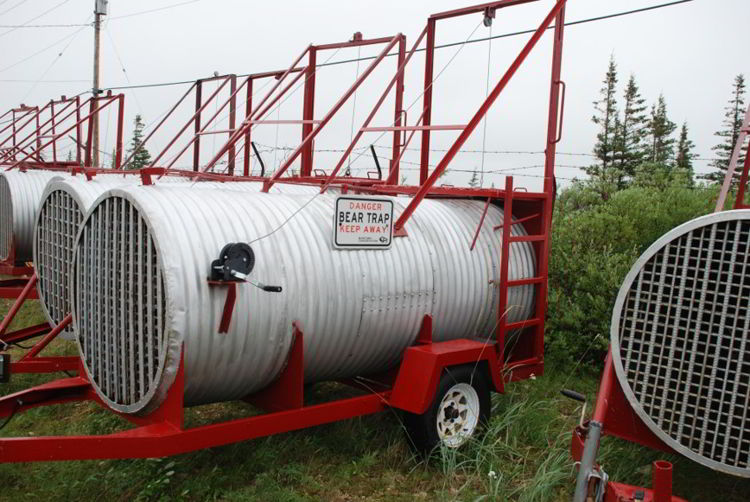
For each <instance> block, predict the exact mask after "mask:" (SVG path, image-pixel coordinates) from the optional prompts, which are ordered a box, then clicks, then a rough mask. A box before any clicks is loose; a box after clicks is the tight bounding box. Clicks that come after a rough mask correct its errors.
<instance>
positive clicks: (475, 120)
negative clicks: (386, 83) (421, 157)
mask: <svg viewBox="0 0 750 502" xmlns="http://www.w3.org/2000/svg"><path fill="white" fill-rule="evenodd" d="M565 2H566V0H557V2H556V3H555V5H554V6H553V7H552V10H550V12H549V14H547V17H545V18H544V21H542V24H540V25H539V27H538V28H537V29H536V31H535V32H534V34H533V35H532V36H531V38H530V39H529V41H528V42H527V43H526V45H525V46H524V48H523V49H522V50H521V53H520V54H519V55H518V56H517V57H516V59H515V60H514V61H513V63H512V64H511V65H510V67H509V68H508V70H507V71H506V72H505V74H504V75H503V77H502V78H501V79H500V81H499V82H498V83H497V85H496V86H495V88H494V89H493V90H492V91H491V92H490V94H489V95H488V96H487V99H485V101H484V103H482V106H480V107H479V110H477V112H476V113H475V114H474V116H473V117H472V119H471V120H470V121H469V123H468V125H467V126H466V128H465V129H464V130H463V132H462V133H461V134H460V135H459V136H458V139H456V141H455V142H454V143H453V145H451V147H450V148H449V149H448V152H447V153H446V154H445V156H444V157H443V159H442V160H441V161H440V163H439V164H438V166H437V167H436V168H435V170H434V171H433V172H432V174H431V175H430V177H429V178H427V180H426V181H425V182H424V183H423V184H422V186H421V187H420V189H419V191H418V192H417V194H416V195H415V196H414V198H413V199H412V201H411V202H410V203H409V205H408V206H407V207H406V209H404V212H403V213H401V216H399V218H398V220H397V221H396V224H395V226H394V230H395V231H398V230H401V229H402V228H403V227H404V224H405V223H406V221H407V220H408V219H409V217H410V216H411V215H412V213H413V212H414V210H415V209H416V208H417V206H418V205H419V203H420V202H422V200H423V199H424V198H425V196H426V195H427V193H428V192H429V191H430V189H431V188H432V187H433V186H434V185H435V183H436V182H437V180H438V179H439V178H440V176H441V175H442V174H443V172H444V171H445V169H446V168H447V167H448V164H450V162H451V161H452V160H453V158H454V157H455V156H456V154H457V153H458V151H459V150H460V149H461V147H462V146H463V145H464V143H465V142H466V140H467V139H468V138H469V136H471V134H472V133H473V132H474V129H475V128H476V127H477V125H478V124H479V122H480V121H481V120H482V117H484V115H485V114H486V113H487V111H488V110H489V109H490V107H491V106H492V105H493V103H494V102H495V100H496V99H497V97H498V96H499V95H500V93H501V92H502V91H503V89H505V86H506V85H508V82H510V79H511V78H512V77H513V75H515V73H516V71H518V68H519V67H520V66H521V64H522V63H523V62H524V60H525V59H526V57H527V56H528V55H529V53H530V52H531V49H533V48H534V46H535V45H536V44H537V42H538V41H539V39H540V38H541V37H542V35H543V34H544V32H545V31H546V30H547V27H548V26H549V25H550V24H551V23H552V21H553V20H554V19H555V17H557V15H558V13H559V12H560V10H561V9H562V8H563V7H564V6H565ZM425 118H427V117H425ZM427 125H429V124H427ZM424 144H425V143H424V142H423V143H422V146H423V148H424ZM428 147H429V142H428Z"/></svg>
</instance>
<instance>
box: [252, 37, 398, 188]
mask: <svg viewBox="0 0 750 502" xmlns="http://www.w3.org/2000/svg"><path fill="white" fill-rule="evenodd" d="M401 37H403V35H402V34H401V33H399V34H398V35H396V36H394V37H393V38H392V39H390V42H389V43H388V44H387V45H386V46H385V48H384V49H383V50H382V51H381V52H380V54H379V55H378V57H377V58H375V60H374V61H373V62H372V63H370V66H368V67H367V69H366V70H365V71H364V72H362V74H361V75H360V76H359V77H358V78H357V80H356V81H355V82H354V84H353V85H352V86H351V87H350V88H349V90H348V91H346V92H345V93H344V95H343V96H342V97H341V98H339V100H338V101H337V102H336V104H335V105H333V107H332V108H331V109H330V110H329V111H328V113H327V114H326V116H325V117H324V118H323V119H322V120H321V122H320V124H318V125H317V126H316V127H315V128H313V130H312V131H310V134H308V135H307V136H306V137H305V139H304V141H303V142H302V144H300V145H299V146H298V147H297V148H296V149H295V150H294V152H292V154H291V155H290V156H289V158H287V160H286V162H284V163H283V164H282V165H281V167H279V169H278V170H277V171H276V174H274V175H273V176H272V177H271V178H270V179H269V180H268V181H266V182H265V184H264V187H263V191H264V192H267V191H268V190H269V189H270V188H271V186H273V184H274V183H275V182H276V181H277V180H278V179H279V178H280V177H281V176H282V175H283V174H284V173H285V172H286V170H287V169H288V168H289V166H291V165H292V163H293V162H294V161H295V160H297V157H299V155H300V153H302V150H303V149H304V148H305V147H306V146H307V145H308V144H311V142H312V140H313V139H314V138H315V136H317V134H318V133H319V132H320V131H321V130H322V129H323V128H324V127H325V126H326V124H328V122H329V121H330V120H331V118H333V116H334V115H335V114H336V112H338V111H339V109H340V108H341V107H342V106H344V103H346V102H347V100H348V99H349V98H350V97H351V95H352V94H354V92H355V91H356V90H357V89H358V88H359V86H360V85H361V84H362V82H364V80H365V79H366V78H367V77H368V76H369V75H370V73H372V71H373V70H374V69H375V68H376V67H377V66H378V64H380V62H381V61H382V60H383V59H384V58H385V57H386V56H387V55H388V53H389V52H390V50H391V49H392V48H393V47H394V46H395V45H396V44H397V43H398V41H399V40H400V39H401Z"/></svg>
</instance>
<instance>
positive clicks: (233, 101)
mask: <svg viewBox="0 0 750 502" xmlns="http://www.w3.org/2000/svg"><path fill="white" fill-rule="evenodd" d="M230 78H231V79H232V80H231V82H230V84H229V89H230V92H231V93H232V95H231V97H230V98H229V131H230V132H229V137H230V138H231V137H232V135H233V134H234V131H235V127H236V123H237V122H236V120H237V119H236V115H237V96H236V94H237V75H232V76H231V77H230ZM235 155H236V154H235V146H234V143H232V145H231V146H230V147H229V159H228V160H229V163H228V164H227V172H228V173H229V175H230V176H234V162H235Z"/></svg>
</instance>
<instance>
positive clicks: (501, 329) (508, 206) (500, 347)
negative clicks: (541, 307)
mask: <svg viewBox="0 0 750 502" xmlns="http://www.w3.org/2000/svg"><path fill="white" fill-rule="evenodd" d="M512 223H513V176H506V177H505V198H504V199H503V240H502V244H501V246H502V251H501V255H500V290H499V292H498V293H499V295H498V303H497V328H496V329H497V333H495V337H496V338H497V351H498V355H499V356H500V358H501V359H500V360H501V361H502V363H503V365H504V364H505V358H504V353H505V330H506V326H507V325H508V315H507V313H506V312H505V311H506V310H507V308H508V263H509V262H510V236H511V228H512Z"/></svg>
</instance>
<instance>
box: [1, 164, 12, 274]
mask: <svg viewBox="0 0 750 502" xmlns="http://www.w3.org/2000/svg"><path fill="white" fill-rule="evenodd" d="M12 245H13V199H12V195H11V193H10V185H8V180H7V179H5V177H4V176H0V260H7V259H8V258H9V257H10V249H11V246H12Z"/></svg>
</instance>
